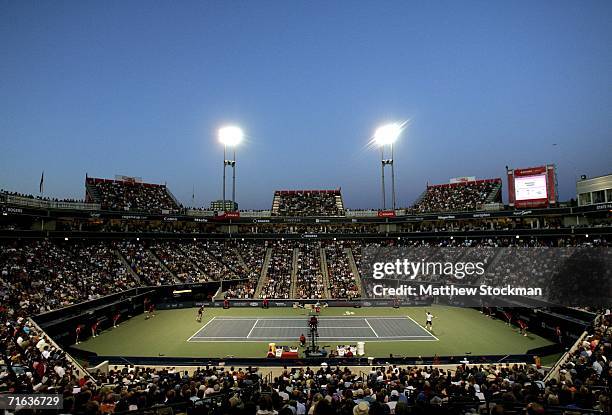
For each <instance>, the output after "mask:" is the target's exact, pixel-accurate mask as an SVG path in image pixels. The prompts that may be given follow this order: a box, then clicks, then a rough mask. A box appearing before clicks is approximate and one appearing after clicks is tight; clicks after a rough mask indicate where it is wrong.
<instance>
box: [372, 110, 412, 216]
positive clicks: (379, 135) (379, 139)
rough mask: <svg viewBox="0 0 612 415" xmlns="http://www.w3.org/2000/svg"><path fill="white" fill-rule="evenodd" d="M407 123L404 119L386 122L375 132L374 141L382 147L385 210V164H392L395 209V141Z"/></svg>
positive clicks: (392, 197)
mask: <svg viewBox="0 0 612 415" xmlns="http://www.w3.org/2000/svg"><path fill="white" fill-rule="evenodd" d="M407 123H408V121H404V122H401V123H398V122H394V123H390V124H385V125H383V126H381V127H378V128H377V129H376V132H374V139H373V142H374V144H376V145H377V146H379V147H380V154H381V173H382V176H381V179H382V182H381V185H382V208H383V210H385V209H386V208H387V197H386V196H385V166H391V205H392V207H393V210H395V167H394V163H393V143H395V142H396V141H397V139H398V138H399V136H400V134H401V133H402V131H403V130H404V127H405V126H406V124H407ZM387 146H389V147H390V148H391V157H390V158H385V147H387Z"/></svg>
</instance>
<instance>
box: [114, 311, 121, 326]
mask: <svg viewBox="0 0 612 415" xmlns="http://www.w3.org/2000/svg"><path fill="white" fill-rule="evenodd" d="M120 318H121V313H120V312H118V311H117V312H116V313H115V315H114V316H113V327H117V326H118V325H119V324H118V321H119V319H120Z"/></svg>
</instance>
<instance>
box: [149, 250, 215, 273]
mask: <svg viewBox="0 0 612 415" xmlns="http://www.w3.org/2000/svg"><path fill="white" fill-rule="evenodd" d="M182 245H183V244H182V243H180V242H156V243H153V244H152V245H151V246H150V249H151V252H152V253H153V254H154V255H155V256H156V257H157V258H158V259H159V260H160V261H161V263H162V264H163V265H164V266H165V267H166V268H167V269H168V270H170V272H172V274H174V275H175V276H176V278H177V279H178V280H179V281H180V282H186V283H192V282H202V281H204V280H205V278H204V273H203V272H202V271H201V270H200V269H199V268H198V267H197V266H196V265H195V264H194V263H193V262H192V261H191V259H190V255H189V254H188V253H189V250H187V249H181V248H182Z"/></svg>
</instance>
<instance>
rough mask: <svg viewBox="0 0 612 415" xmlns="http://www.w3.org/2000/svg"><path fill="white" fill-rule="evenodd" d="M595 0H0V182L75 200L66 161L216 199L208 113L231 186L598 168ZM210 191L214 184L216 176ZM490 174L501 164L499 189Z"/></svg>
mask: <svg viewBox="0 0 612 415" xmlns="http://www.w3.org/2000/svg"><path fill="white" fill-rule="evenodd" d="M610 22H612V1H609V0H606V1H588V0H587V1H577V0H576V1H558V0H555V1H525V2H521V1H506V2H501V1H496V2H491V1H448V2H444V1H431V2H427V1H419V2H413V1H360V0H357V1H308V2H307V1H260V0H253V1H231V0H228V1H197V2H188V1H181V2H170V1H96V2H94V1H23V0H20V1H17V0H11V1H5V0H0V144H1V146H0V188H4V189H8V190H12V191H19V192H23V193H37V192H38V182H39V179H40V174H41V171H42V170H44V171H45V195H46V196H51V197H73V198H82V197H83V195H84V177H85V174H86V173H88V174H89V176H94V177H105V178H113V177H114V176H115V175H116V174H121V175H127V176H140V177H142V178H143V179H144V180H145V181H149V182H154V183H164V182H167V184H168V186H169V188H170V190H171V191H172V192H173V193H174V194H175V196H177V197H178V198H179V199H180V200H181V201H182V202H183V203H184V204H186V205H191V195H192V186H195V195H196V201H195V202H196V205H197V206H202V205H204V206H208V204H209V202H210V201H211V200H213V199H220V198H221V173H222V160H223V149H222V147H221V145H220V144H219V143H218V142H217V138H216V131H217V129H218V128H219V127H221V126H223V125H224V124H226V123H233V124H237V125H239V126H241V127H242V128H243V129H244V130H245V133H246V134H247V136H248V140H247V142H245V143H243V145H241V146H240V147H239V148H238V149H237V161H238V166H237V199H238V202H239V203H240V208H242V209H248V208H253V209H264V208H270V206H271V203H272V196H273V192H274V190H276V189H333V188H338V187H341V188H342V193H343V196H344V200H345V204H346V205H347V207H349V208H377V207H379V206H380V153H379V151H377V150H373V149H369V148H367V143H368V141H369V140H370V138H371V137H372V135H373V133H374V130H375V129H376V127H377V126H379V125H381V124H382V123H384V122H387V121H396V120H397V121H403V120H406V119H409V120H410V123H409V126H408V128H407V129H406V130H405V131H404V133H403V135H402V136H401V138H400V141H399V142H398V144H397V146H396V154H395V156H396V157H395V160H396V161H395V163H396V174H397V179H396V186H397V192H398V204H399V205H401V206H407V205H411V204H412V203H413V202H414V200H415V198H416V197H418V196H419V195H420V194H421V192H423V190H424V189H425V186H426V184H427V183H428V182H429V183H432V184H433V183H446V182H448V180H449V178H451V177H456V176H476V177H478V178H492V177H503V176H504V174H505V166H506V165H508V166H511V167H517V168H520V167H531V166H536V165H540V164H544V163H556V164H557V168H558V182H559V185H560V199H561V200H566V199H569V198H571V197H575V181H576V178H577V177H578V176H579V175H580V174H586V175H588V176H597V175H602V174H608V173H612V47H611V45H612V24H611V23H610ZM228 189H229V186H228ZM506 191H507V186H506V183H505V181H504V199H506V197H507V195H506Z"/></svg>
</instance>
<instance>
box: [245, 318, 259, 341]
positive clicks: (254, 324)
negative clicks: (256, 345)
mask: <svg viewBox="0 0 612 415" xmlns="http://www.w3.org/2000/svg"><path fill="white" fill-rule="evenodd" d="M257 323H259V320H255V323H253V327H251V331H249V334H247V339H248V338H249V337H251V333H253V329H254V328H255V326H256V325H257Z"/></svg>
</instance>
